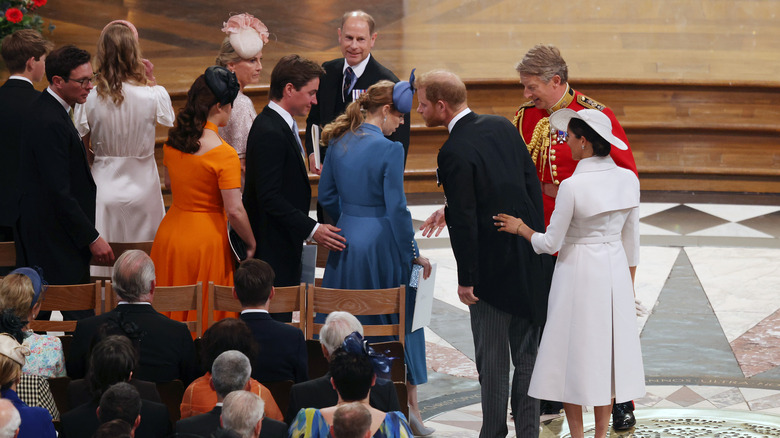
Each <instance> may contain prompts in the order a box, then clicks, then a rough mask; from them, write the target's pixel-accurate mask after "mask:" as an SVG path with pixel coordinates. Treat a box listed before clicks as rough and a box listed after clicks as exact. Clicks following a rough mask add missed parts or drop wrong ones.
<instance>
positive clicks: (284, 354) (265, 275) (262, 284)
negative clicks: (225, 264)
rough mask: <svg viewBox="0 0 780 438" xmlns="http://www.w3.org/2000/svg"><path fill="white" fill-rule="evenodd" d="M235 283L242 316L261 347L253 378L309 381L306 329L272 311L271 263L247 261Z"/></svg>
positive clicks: (242, 264) (234, 277) (235, 278)
mask: <svg viewBox="0 0 780 438" xmlns="http://www.w3.org/2000/svg"><path fill="white" fill-rule="evenodd" d="M233 282H234V284H235V287H234V288H233V294H234V295H235V297H236V298H237V299H238V301H240V302H241V307H242V309H243V310H242V311H241V316H240V318H241V320H242V321H244V322H245V323H246V325H247V326H248V327H249V329H250V330H252V335H254V337H255V340H257V344H258V345H259V346H260V354H259V356H258V357H257V358H256V360H255V368H254V369H252V378H254V379H255V380H257V381H260V382H279V381H282V380H292V381H293V382H303V381H306V380H309V375H308V358H307V354H306V339H305V338H304V337H303V332H301V330H300V329H298V328H296V327H293V326H291V325H288V324H285V323H283V322H279V321H276V320H274V319H273V318H271V315H269V314H268V308H269V306H270V305H271V300H273V298H274V293H275V291H274V288H273V284H274V271H273V269H271V266H269V265H268V263H266V262H264V261H262V260H257V259H250V260H245V261H244V262H243V263H241V265H240V266H239V267H238V269H236V272H235V274H233Z"/></svg>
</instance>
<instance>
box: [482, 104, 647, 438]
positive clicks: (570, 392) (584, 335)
mask: <svg viewBox="0 0 780 438" xmlns="http://www.w3.org/2000/svg"><path fill="white" fill-rule="evenodd" d="M550 124H551V125H552V126H553V127H554V128H555V129H557V130H559V131H565V132H566V133H567V141H566V142H567V143H568V145H569V148H571V155H572V158H573V159H574V160H578V161H579V163H578V164H577V168H576V170H575V171H574V174H573V175H572V176H571V177H570V178H568V179H566V180H565V181H563V182H562V183H561V185H560V189H559V191H558V197H557V199H556V203H555V210H554V211H553V214H552V217H551V219H550V225H549V226H548V227H547V231H546V232H545V233H540V232H535V231H534V230H532V229H531V228H529V227H528V226H527V225H525V224H524V223H523V221H522V220H520V219H517V218H514V217H512V216H509V215H506V214H503V213H502V214H498V215H496V216H494V219H495V220H496V226H498V227H499V231H504V232H507V233H513V234H518V235H520V236H523V237H524V238H526V239H527V240H529V241H530V242H531V245H532V246H533V247H534V251H536V252H537V253H547V254H554V253H555V252H556V251H557V252H559V253H558V260H557V262H556V265H555V271H554V273H553V279H552V285H551V287H550V300H549V304H548V308H547V324H546V325H545V327H544V332H543V334H542V341H541V345H540V346H539V354H538V356H537V358H536V364H535V366H534V371H533V375H532V377H531V385H530V387H529V390H528V394H529V395H531V396H532V397H535V398H538V399H544V400H553V401H561V402H563V407H564V410H565V411H566V420H567V422H568V424H569V429H570V432H571V436H572V437H574V438H582V437H584V431H583V423H582V406H594V407H595V409H594V412H595V416H596V431H595V436H596V437H597V438H604V437H606V436H607V429H608V427H609V416H610V413H611V412H612V403H613V401H615V400H616V401H617V402H625V401H630V400H634V399H637V398H641V397H643V396H644V395H645V376H644V371H643V367H642V352H641V349H640V345H639V333H638V330H637V328H636V313H635V312H636V310H635V304H634V286H633V280H634V274H635V272H636V265H637V263H638V262H639V180H638V179H637V177H636V175H634V173H633V172H631V171H629V170H626V169H623V168H620V167H618V166H617V165H615V162H614V161H612V158H610V156H609V152H610V149H611V148H612V147H616V148H618V149H626V148H627V146H626V145H625V143H624V142H623V141H621V140H620V139H619V138H617V137H615V136H614V135H612V123H611V122H610V120H609V118H608V117H607V116H606V115H605V114H604V113H602V112H601V111H598V110H593V109H583V110H580V111H573V110H570V109H562V110H560V111H557V112H555V113H554V114H553V115H552V116H551V117H550ZM615 345H619V346H620V355H615V348H614V346H615Z"/></svg>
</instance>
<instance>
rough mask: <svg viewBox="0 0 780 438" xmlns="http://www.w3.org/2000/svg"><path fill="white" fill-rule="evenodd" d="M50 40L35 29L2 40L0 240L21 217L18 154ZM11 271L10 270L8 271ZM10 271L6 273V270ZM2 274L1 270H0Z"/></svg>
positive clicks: (5, 239) (7, 238)
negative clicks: (4, 72)
mask: <svg viewBox="0 0 780 438" xmlns="http://www.w3.org/2000/svg"><path fill="white" fill-rule="evenodd" d="M51 48H52V44H51V42H49V41H47V40H45V39H43V37H42V36H41V34H40V33H38V32H37V31H35V30H32V29H21V30H17V31H16V32H14V33H12V34H11V35H8V36H7V37H5V38H4V39H3V47H2V56H3V61H5V66H6V67H7V68H8V72H9V73H10V74H11V75H10V77H9V78H8V80H7V81H6V82H5V83H4V84H3V86H2V87H0V132H2V133H3V141H2V142H0V156H2V157H3V159H2V160H0V241H2V242H10V241H13V240H15V239H14V231H13V229H14V228H15V227H16V220H17V219H18V218H19V193H20V191H19V187H18V184H17V181H16V178H17V175H18V172H19V153H20V144H21V136H22V127H23V125H24V123H23V122H24V121H25V120H26V119H25V116H26V113H27V109H28V108H29V107H30V105H31V104H32V102H33V101H34V100H35V99H36V98H37V97H38V96H39V95H40V94H41V93H40V92H39V91H38V90H36V89H35V88H33V82H39V81H40V80H41V79H43V74H44V73H45V65H46V54H47V53H49V51H50V50H51ZM8 272H10V270H9V271H8ZM5 273H7V272H5ZM0 274H2V273H0Z"/></svg>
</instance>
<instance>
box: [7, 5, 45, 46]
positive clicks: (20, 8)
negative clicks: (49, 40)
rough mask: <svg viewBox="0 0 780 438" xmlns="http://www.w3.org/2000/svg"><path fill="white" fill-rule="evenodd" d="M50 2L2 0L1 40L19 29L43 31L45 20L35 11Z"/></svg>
mask: <svg viewBox="0 0 780 438" xmlns="http://www.w3.org/2000/svg"><path fill="white" fill-rule="evenodd" d="M47 1H48V0H0V38H3V37H5V36H6V35H10V34H12V33H14V32H15V31H17V30H19V29H35V30H37V31H39V32H40V31H41V28H42V27H43V20H42V19H41V17H40V16H39V15H38V14H35V13H34V12H35V10H37V9H38V8H40V7H41V6H44V5H45V4H46V2H47Z"/></svg>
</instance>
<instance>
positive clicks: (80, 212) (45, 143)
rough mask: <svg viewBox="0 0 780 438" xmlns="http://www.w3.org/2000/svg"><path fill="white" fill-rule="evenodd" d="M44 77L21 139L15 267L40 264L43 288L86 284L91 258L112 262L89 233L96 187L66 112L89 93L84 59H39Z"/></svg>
mask: <svg viewBox="0 0 780 438" xmlns="http://www.w3.org/2000/svg"><path fill="white" fill-rule="evenodd" d="M46 78H47V79H48V80H49V87H48V88H47V89H46V91H44V92H43V93H41V95H40V96H39V97H38V98H37V99H36V100H35V101H34V102H33V103H32V105H31V107H30V110H29V113H30V114H34V115H35V117H28V118H27V119H28V120H27V123H26V124H25V127H24V134H23V136H22V149H21V162H20V168H19V178H18V180H19V184H20V189H21V190H22V196H21V203H20V207H19V244H20V245H18V246H19V248H18V251H17V262H18V263H19V264H20V265H21V266H40V267H41V268H43V272H44V275H45V276H46V279H47V280H48V281H49V283H50V284H79V283H88V282H89V260H90V258H91V257H92V256H95V258H96V259H98V260H101V261H112V260H113V259H114V254H113V252H112V251H111V247H110V246H109V245H108V242H106V241H105V240H104V239H103V238H102V237H100V235H99V234H98V232H97V230H96V229H95V190H96V189H95V182H94V181H93V180H92V174H91V173H90V170H89V165H88V164H87V155H86V151H85V150H84V144H83V143H82V142H81V138H80V137H79V134H78V132H77V131H76V128H75V127H74V126H73V122H72V121H71V119H70V117H69V115H68V113H69V112H70V111H71V109H72V107H73V105H75V104H76V103H84V102H85V101H86V99H87V95H88V94H89V91H90V90H91V89H92V81H93V79H94V76H93V74H92V65H91V64H90V54H89V53H88V52H86V51H84V50H81V49H79V48H77V47H75V46H65V47H61V48H59V49H57V50H54V51H53V52H51V53H50V54H49V56H48V57H47V59H46ZM92 313H93V311H78V312H63V316H64V317H65V318H66V319H79V318H83V317H85V316H89V315H90V314H92ZM44 317H46V316H44ZM39 318H41V315H39Z"/></svg>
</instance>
